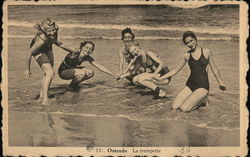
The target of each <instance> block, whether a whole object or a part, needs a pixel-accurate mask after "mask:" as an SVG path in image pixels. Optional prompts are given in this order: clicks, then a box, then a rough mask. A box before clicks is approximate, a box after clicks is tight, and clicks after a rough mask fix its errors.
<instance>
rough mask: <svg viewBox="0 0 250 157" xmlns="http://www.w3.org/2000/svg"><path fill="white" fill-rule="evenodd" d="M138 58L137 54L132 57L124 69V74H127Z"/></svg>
mask: <svg viewBox="0 0 250 157" xmlns="http://www.w3.org/2000/svg"><path fill="white" fill-rule="evenodd" d="M136 59H137V56H135V57H134V58H133V59H131V61H130V63H129V64H128V66H127V68H126V69H125V70H124V72H123V74H125V73H127V72H128V71H129V69H130V68H131V67H132V66H133V65H134V64H135V61H136Z"/></svg>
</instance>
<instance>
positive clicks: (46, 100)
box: [42, 99, 52, 105]
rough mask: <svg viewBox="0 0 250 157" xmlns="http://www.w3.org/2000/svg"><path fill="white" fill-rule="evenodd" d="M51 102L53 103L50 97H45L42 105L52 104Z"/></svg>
mask: <svg viewBox="0 0 250 157" xmlns="http://www.w3.org/2000/svg"><path fill="white" fill-rule="evenodd" d="M51 104H52V102H51V101H49V99H45V100H43V102H42V105H51Z"/></svg>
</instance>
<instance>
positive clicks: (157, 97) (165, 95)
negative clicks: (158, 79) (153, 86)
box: [154, 89, 167, 99]
mask: <svg viewBox="0 0 250 157" xmlns="http://www.w3.org/2000/svg"><path fill="white" fill-rule="evenodd" d="M154 98H155V99H164V98H167V94H166V93H165V92H164V91H163V90H161V89H160V91H159V94H158V95H156V96H155V97H154Z"/></svg>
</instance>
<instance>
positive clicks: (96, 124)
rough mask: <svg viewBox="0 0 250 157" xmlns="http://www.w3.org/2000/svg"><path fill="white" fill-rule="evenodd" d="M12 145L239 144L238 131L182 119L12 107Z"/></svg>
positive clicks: (161, 145) (151, 145)
mask: <svg viewBox="0 0 250 157" xmlns="http://www.w3.org/2000/svg"><path fill="white" fill-rule="evenodd" d="M9 114H10V115H12V116H11V117H10V118H9V128H11V129H9V135H14V136H9V137H10V138H9V145H10V146H42V147H43V146H46V147H50V146H51V147H61V146H67V147H70V146H72V147H87V146H89V147H91V146H93V147H112V146H116V147H122V146H126V147H130V146H140V147H170V146H239V131H229V130H228V131H226V130H223V129H209V128H202V127H197V126H195V125H190V124H188V123H183V122H179V121H174V120H170V121H166V120H165V121H163V120H160V121H157V120H154V121H153V120H143V121H137V120H130V119H128V118H122V117H107V116H101V115H100V116H96V115H83V116H78V115H72V114H63V113H34V112H22V111H14V110H10V113H9Z"/></svg>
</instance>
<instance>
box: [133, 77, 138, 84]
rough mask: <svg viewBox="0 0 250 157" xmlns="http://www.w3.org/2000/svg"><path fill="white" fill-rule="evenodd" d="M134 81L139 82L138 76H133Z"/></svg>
mask: <svg viewBox="0 0 250 157" xmlns="http://www.w3.org/2000/svg"><path fill="white" fill-rule="evenodd" d="M132 81H133V83H135V84H138V76H135V77H133V80H132Z"/></svg>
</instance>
